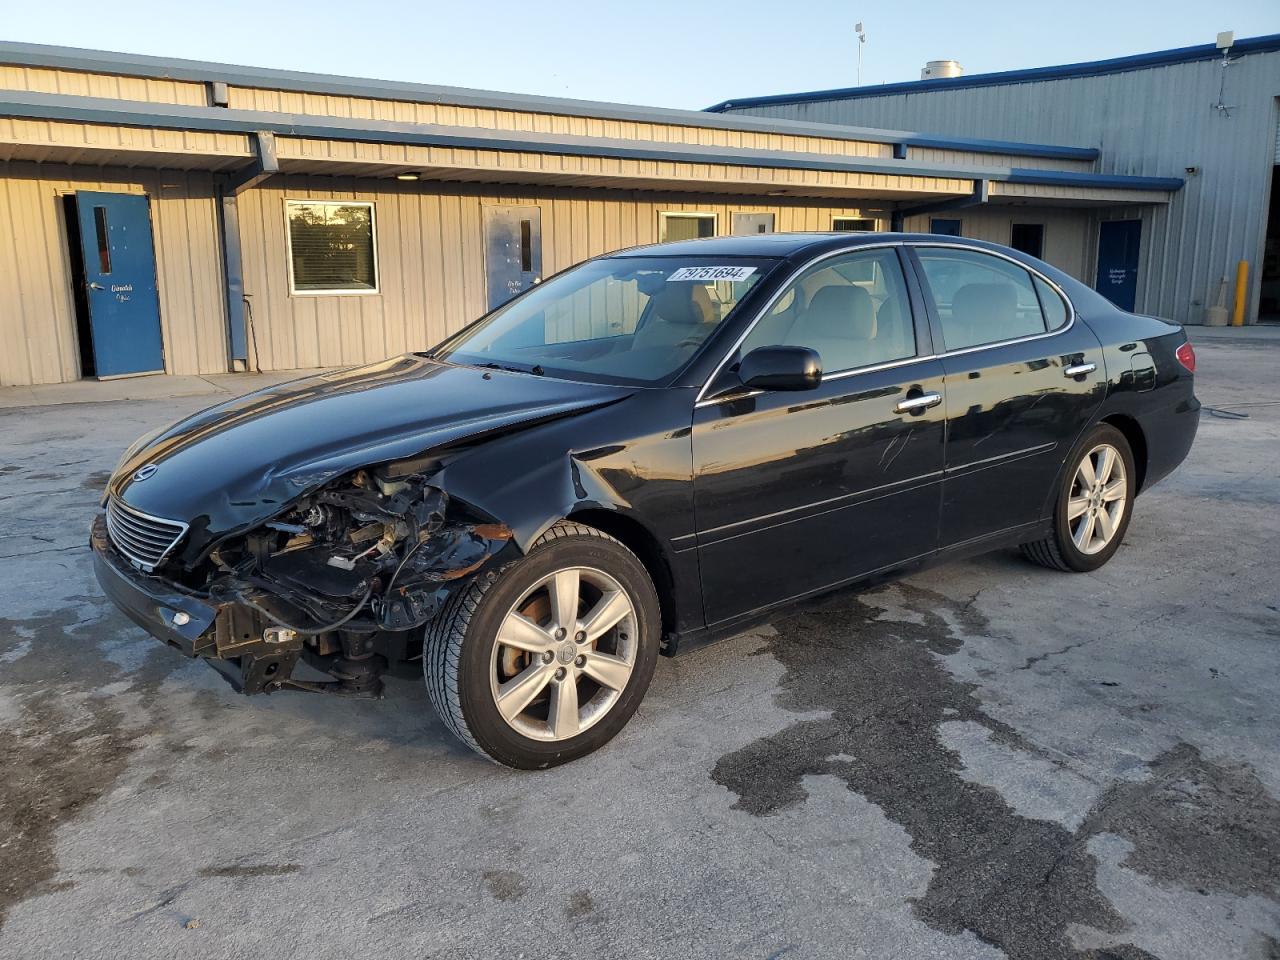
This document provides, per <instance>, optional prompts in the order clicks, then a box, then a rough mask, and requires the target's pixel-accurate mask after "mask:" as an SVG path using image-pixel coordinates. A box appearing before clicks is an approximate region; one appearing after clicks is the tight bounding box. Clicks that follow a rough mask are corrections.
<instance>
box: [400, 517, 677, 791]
mask: <svg viewBox="0 0 1280 960" xmlns="http://www.w3.org/2000/svg"><path fill="white" fill-rule="evenodd" d="M660 628H661V615H660V612H659V608H658V597H657V593H656V591H655V590H654V588H653V583H652V582H651V580H650V579H649V575H648V573H647V571H646V570H645V568H644V566H643V564H641V563H640V561H639V560H638V559H637V558H636V557H635V555H634V554H632V553H631V551H630V550H628V549H627V548H626V547H625V546H623V545H622V544H621V543H619V542H618V541H617V540H615V539H613V538H612V537H610V536H608V535H607V534H604V533H602V532H601V531H599V530H596V529H594V528H593V527H587V526H583V525H581V524H575V523H568V522H564V523H559V524H556V525H555V526H554V527H552V528H551V529H550V530H549V531H548V532H547V533H546V534H544V535H543V536H542V537H541V538H539V540H538V541H537V542H536V543H535V544H534V545H533V546H532V547H531V548H530V549H529V552H528V554H526V555H525V556H524V557H523V558H521V559H520V560H517V561H515V562H514V563H511V564H508V565H507V566H506V567H504V568H503V569H502V570H500V571H499V572H498V573H497V575H496V576H494V577H493V578H491V579H488V578H486V579H480V580H476V581H474V582H472V583H471V584H469V585H468V586H467V587H466V588H465V589H462V590H460V591H459V592H458V593H457V594H456V595H455V596H454V598H453V599H452V601H451V602H450V604H449V605H448V607H446V609H445V610H444V611H443V613H442V614H441V615H440V617H438V618H437V619H436V620H435V621H433V622H432V623H431V624H430V625H429V627H428V630H427V636H426V643H425V645H424V656H423V669H424V672H425V676H426V681H427V690H428V692H429V693H430V695H431V700H432V703H433V704H434V705H435V708H436V710H437V712H438V713H439V714H440V717H441V719H443V720H444V722H445V724H446V725H448V726H449V727H450V729H451V730H452V731H453V732H454V733H455V734H457V736H458V737H459V738H460V739H461V740H462V741H463V742H464V743H466V744H467V745H468V746H470V747H471V748H472V749H474V750H476V751H478V752H480V753H482V754H484V755H485V756H487V757H489V758H490V759H492V760H495V761H497V762H498V763H503V764H506V765H508V766H512V767H520V768H526V769H532V768H541V767H550V766H555V765H557V764H560V763H566V762H568V761H569V760H573V759H576V758H577V757H580V756H583V755H584V754H587V753H590V752H591V751H593V750H596V749H598V748H599V747H601V746H603V745H604V744H605V743H607V742H608V741H609V740H610V739H612V738H613V737H614V735H616V734H617V733H618V731H619V730H621V729H622V727H623V726H625V725H626V723H627V721H628V720H629V719H630V718H631V715H632V714H633V713H635V710H636V708H637V707H638V706H639V704H640V700H641V699H642V698H643V697H644V694H645V691H646V690H647V689H648V687H649V681H650V680H651V679H652V677H653V670H654V665H655V662H656V660H657V655H658V644H659V640H660V632H661V629H660Z"/></svg>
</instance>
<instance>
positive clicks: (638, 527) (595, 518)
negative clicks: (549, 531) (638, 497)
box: [565, 510, 676, 636]
mask: <svg viewBox="0 0 1280 960" xmlns="http://www.w3.org/2000/svg"><path fill="white" fill-rule="evenodd" d="M565 519H566V520H573V521H575V522H576V523H585V524H586V525H587V526H589V527H595V528H596V529H597V530H602V531H604V532H605V533H607V534H609V536H611V537H613V538H614V539H615V540H619V541H621V542H622V543H623V545H624V546H626V548H627V549H628V550H630V551H631V552H632V553H634V554H635V555H636V556H637V557H639V558H640V562H641V563H643V564H644V568H645V570H647V571H648V572H649V578H650V579H651V580H652V581H653V586H654V588H655V589H656V590H657V591H658V604H659V606H660V607H661V608H662V633H663V636H666V635H667V634H669V633H672V632H674V630H675V628H676V601H675V580H674V578H673V577H672V575H671V566H670V564H668V563H667V559H666V557H665V556H664V555H663V553H662V548H661V547H660V546H659V545H658V541H657V539H655V538H654V536H653V534H651V533H650V532H649V531H648V530H647V529H646V528H645V526H644V525H643V524H641V523H640V522H639V521H637V520H632V519H631V518H630V517H627V516H624V515H623V514H620V513H615V512H614V511H612V510H577V511H575V512H574V513H571V514H570V515H569V516H567V517H565Z"/></svg>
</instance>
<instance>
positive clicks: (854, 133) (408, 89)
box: [0, 41, 1099, 161]
mask: <svg viewBox="0 0 1280 960" xmlns="http://www.w3.org/2000/svg"><path fill="white" fill-rule="evenodd" d="M0 63H8V64H14V65H18V66H29V67H46V68H52V69H59V70H81V71H91V72H101V73H120V74H125V75H128V76H136V77H149V78H152V79H159V80H187V81H194V82H199V83H212V82H215V81H223V82H226V83H230V84H232V85H234V86H242V87H244V86H252V87H263V88H267V89H271V90H288V91H293V92H299V93H316V94H332V95H336V96H348V97H367V98H371V99H377V100H395V99H400V100H408V99H412V100H414V101H415V102H419V103H440V104H453V105H456V106H467V107H479V108H483V109H489V110H526V111H531V112H533V113H559V114H566V115H569V116H579V117H591V118H593V119H602V120H632V121H639V122H647V123H670V124H678V125H684V126H696V127H710V128H715V129H729V130H750V131H762V132H767V133H782V134H791V135H793V136H811V137H827V138H830V139H835V140H864V141H867V142H870V143H905V144H907V145H908V146H914V147H926V148H937V149H946V150H965V151H969V152H971V153H997V154H1006V155H1008V156H1023V157H1043V158H1045V159H1050V160H1086V161H1088V160H1096V159H1098V156H1099V154H1098V151H1097V149H1096V148H1094V147H1070V146H1059V145H1055V144H1041V143H1015V142H1008V143H1006V142H1004V141H1002V140H985V139H968V138H964V137H941V136H933V135H930V134H925V133H918V132H910V131H903V130H879V129H873V128H870V127H850V126H844V125H840V124H827V123H808V122H805V121H799V120H781V119H772V118H765V117H751V116H744V115H733V116H732V117H729V116H723V115H719V114H716V113H709V112H707V111H705V110H676V109H672V108H668V107H644V106H635V105H631V104H620V103H601V102H597V101H593V100H570V99H561V98H558V97H544V96H537V95H533V94H515V93H500V92H497V91H492V90H470V89H466V88H462V87H445V86H437V85H435V84H426V83H410V82H407V81H397V80H368V79H362V78H358V77H342V76H328V75H325V74H320V73H302V72H298V71H293V70H273V69H269V68H266V67H242V66H234V65H231V64H224V63H208V62H204V61H199V60H171V59H168V58H164V57H150V56H144V55H142V54H131V53H113V52H110V51H105V50H84V49H80V48H77V47H58V46H50V45H47V44H42V43H15V42H11V41H0Z"/></svg>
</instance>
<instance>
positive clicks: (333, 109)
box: [227, 86, 893, 157]
mask: <svg viewBox="0 0 1280 960" xmlns="http://www.w3.org/2000/svg"><path fill="white" fill-rule="evenodd" d="M227 105H228V107H230V108H231V109H233V110H264V111H267V112H270V113H297V114H304V115H308V116H317V117H343V118H355V119H361V120H394V121H398V122H401V123H426V124H442V125H445V126H459V127H477V128H481V129H485V130H511V131H516V132H535V133H559V134H569V135H572V136H579V137H603V138H608V139H618V140H641V141H650V142H655V143H696V144H703V145H706V146H719V147H736V148H742V149H752V150H785V151H788V152H795V153H826V154H832V155H839V156H851V157H891V156H893V146H892V144H888V143H872V142H869V141H864V140H848V139H843V138H840V137H835V136H832V137H813V136H796V135H794V134H782V133H769V132H763V131H750V130H725V129H721V128H719V127H698V126H685V125H680V124H668V123H646V122H643V121H637V120H604V119H599V118H595V117H575V116H567V115H560V114H550V113H532V112H528V111H521V110H490V109H482V108H479V107H465V106H454V105H452V104H436V103H414V102H410V101H405V100H375V99H371V98H364V97H347V96H338V95H329V96H325V95H321V94H315V93H298V92H294V91H288V90H265V89H258V88H254V87H235V86H233V87H231V88H230V99H229V103H228V104H227Z"/></svg>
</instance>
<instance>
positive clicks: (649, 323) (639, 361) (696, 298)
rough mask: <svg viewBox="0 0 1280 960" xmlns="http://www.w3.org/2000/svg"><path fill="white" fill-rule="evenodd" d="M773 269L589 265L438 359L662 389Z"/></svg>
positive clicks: (741, 263) (463, 336) (707, 260)
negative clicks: (660, 383) (660, 385)
mask: <svg viewBox="0 0 1280 960" xmlns="http://www.w3.org/2000/svg"><path fill="white" fill-rule="evenodd" d="M776 263H777V261H776V260H771V259H765V258H760V257H751V258H747V257H722V256H713V255H709V256H705V257H610V258H604V259H600V260H590V261H588V262H586V263H584V264H582V265H581V266H579V267H575V268H574V269H572V270H570V271H568V272H567V273H563V274H561V275H560V276H557V277H554V278H552V279H551V280H548V281H547V282H546V283H544V284H542V285H541V286H538V287H534V288H533V289H532V290H531V291H529V292H528V293H526V294H525V295H524V296H523V297H520V298H519V299H518V300H515V301H513V302H512V303H510V304H508V305H507V306H505V307H501V308H499V309H498V310H497V311H495V312H494V313H493V314H492V315H490V316H489V317H487V318H486V319H485V320H483V321H481V322H480V323H478V324H476V325H475V326H473V327H471V328H469V329H467V330H464V331H463V332H462V333H460V334H458V335H457V336H455V337H453V338H451V339H450V340H447V341H445V342H444V343H443V344H442V345H441V346H440V347H438V348H437V349H436V350H435V351H434V353H433V354H432V355H433V356H435V357H437V358H438V359H441V360H449V361H452V362H454V363H465V364H472V365H476V366H485V365H491V366H495V367H504V368H513V369H518V370H524V371H531V372H533V373H545V374H548V375H550V376H563V377H566V378H568V379H583V380H599V381H604V382H608V383H636V384H652V383H658V382H660V381H662V380H665V379H666V378H667V377H669V376H671V375H672V374H674V373H675V372H676V371H678V370H679V369H680V368H681V367H683V366H684V364H685V363H686V361H688V360H689V359H690V358H691V357H692V356H693V354H694V352H695V351H696V350H697V349H698V347H700V346H701V345H702V344H703V343H704V342H705V341H706V339H707V338H708V337H709V336H711V335H712V333H714V332H715V331H716V329H717V328H718V327H719V326H720V324H721V323H723V322H724V321H725V320H726V319H727V318H728V317H729V315H730V314H731V313H732V312H733V310H734V308H735V307H736V306H737V305H738V303H739V301H740V300H741V299H742V298H743V297H744V296H746V294H747V291H748V290H750V289H751V288H752V287H753V286H755V285H756V284H757V283H759V282H760V280H761V279H762V278H763V277H764V276H765V275H766V274H767V273H768V272H769V271H770V270H771V269H772V268H773V267H774V266H775V265H776Z"/></svg>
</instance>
